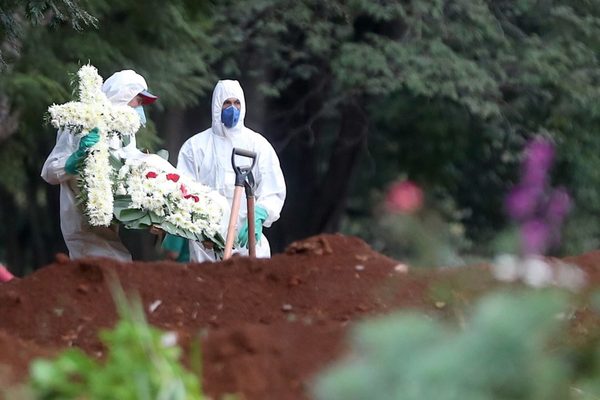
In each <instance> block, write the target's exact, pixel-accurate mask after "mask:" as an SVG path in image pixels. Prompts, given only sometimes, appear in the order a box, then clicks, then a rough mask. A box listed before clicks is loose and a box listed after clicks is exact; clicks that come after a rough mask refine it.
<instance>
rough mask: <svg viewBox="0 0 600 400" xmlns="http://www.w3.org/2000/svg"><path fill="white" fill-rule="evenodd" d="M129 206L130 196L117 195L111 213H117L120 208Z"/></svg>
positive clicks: (123, 208) (124, 208)
mask: <svg viewBox="0 0 600 400" xmlns="http://www.w3.org/2000/svg"><path fill="white" fill-rule="evenodd" d="M130 208H132V207H131V196H128V195H117V196H115V199H114V202H113V213H114V214H115V215H118V213H119V212H121V211H122V210H126V209H130Z"/></svg>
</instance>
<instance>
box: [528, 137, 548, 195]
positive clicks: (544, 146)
mask: <svg viewBox="0 0 600 400" xmlns="http://www.w3.org/2000/svg"><path fill="white" fill-rule="evenodd" d="M553 161H554V145H553V144H552V143H551V142H550V141H548V140H547V139H544V138H541V137H540V138H535V139H533V140H532V141H531V142H529V144H528V145H527V147H526V148H525V161H524V162H523V177H522V182H523V183H524V184H526V185H528V186H535V187H541V186H543V185H544V184H545V182H546V177H547V175H548V171H549V170H550V167H551V166H552V162H553Z"/></svg>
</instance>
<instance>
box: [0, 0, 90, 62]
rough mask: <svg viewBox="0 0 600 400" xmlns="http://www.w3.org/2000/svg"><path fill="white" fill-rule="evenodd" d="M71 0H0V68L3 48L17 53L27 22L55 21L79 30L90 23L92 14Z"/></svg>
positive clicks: (54, 22)
mask: <svg viewBox="0 0 600 400" xmlns="http://www.w3.org/2000/svg"><path fill="white" fill-rule="evenodd" d="M80 3H81V2H79V1H77V0H75V1H72V0H56V1H54V0H26V1H16V0H0V70H2V69H3V68H5V67H6V61H5V60H4V57H3V52H7V53H8V54H9V57H11V58H14V57H18V55H19V51H20V48H21V45H22V43H21V39H22V36H23V31H24V29H25V26H27V25H28V24H30V23H31V24H38V25H55V24H57V23H65V22H67V23H70V24H71V26H72V27H73V28H74V29H76V30H80V29H82V28H83V27H84V26H87V25H94V24H95V23H96V18H94V16H92V15H90V14H89V13H88V12H87V11H86V10H85V5H83V6H82V5H81V4H80Z"/></svg>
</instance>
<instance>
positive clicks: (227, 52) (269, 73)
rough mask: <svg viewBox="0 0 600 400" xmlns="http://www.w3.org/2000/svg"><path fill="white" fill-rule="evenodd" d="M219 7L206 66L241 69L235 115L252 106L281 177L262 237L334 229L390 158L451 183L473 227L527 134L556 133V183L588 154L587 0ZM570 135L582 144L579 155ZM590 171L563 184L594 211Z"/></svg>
mask: <svg viewBox="0 0 600 400" xmlns="http://www.w3.org/2000/svg"><path fill="white" fill-rule="evenodd" d="M217 7H219V6H217ZM222 7H223V8H222V9H221V10H220V11H217V12H216V13H215V15H216V20H217V22H216V23H215V25H214V26H215V30H216V32H217V35H216V41H217V43H218V44H217V45H216V46H217V47H218V48H220V49H222V50H223V59H222V60H221V61H220V64H219V67H218V70H220V71H222V72H224V73H225V74H231V75H234V76H240V77H242V78H243V79H244V80H245V81H252V82H254V89H253V92H252V94H251V95H250V99H252V100H254V104H250V105H249V115H252V113H253V112H258V113H259V115H260V117H259V118H258V120H261V121H263V123H262V124H261V125H262V126H259V128H260V129H262V131H264V132H265V133H266V135H267V136H268V137H269V138H270V139H271V140H272V141H273V142H274V144H275V146H276V148H277V149H278V151H279V152H280V154H281V158H282V163H283V166H284V171H285V172H286V175H287V176H288V182H289V183H290V185H289V199H288V201H287V204H286V208H285V209H284V210H285V211H284V215H283V216H282V220H281V222H279V223H278V224H276V225H275V226H274V228H273V230H275V231H276V232H277V233H278V235H275V236H279V240H280V242H279V243H277V242H276V245H277V244H281V243H282V242H283V243H285V242H289V241H290V240H292V239H297V238H299V237H303V236H306V235H310V234H314V233H317V232H321V231H336V230H338V229H339V226H340V221H341V219H342V217H343V216H344V215H345V214H347V213H348V212H350V213H354V214H355V215H363V216H365V217H366V218H365V220H364V221H365V224H368V223H369V219H368V218H369V217H370V209H371V204H369V202H367V201H365V199H368V198H369V191H370V189H379V190H381V188H382V186H383V185H384V184H385V182H389V181H390V180H392V179H394V178H395V177H397V176H398V174H399V173H405V174H408V175H409V177H411V178H413V177H414V178H415V179H417V180H419V181H420V182H422V183H423V184H425V185H426V187H428V188H429V189H430V190H429V191H430V192H432V193H435V194H436V195H439V196H441V197H447V198H452V199H453V200H454V202H455V203H456V207H457V209H458V210H459V211H460V212H459V213H458V215H459V216H458V217H457V218H459V219H461V220H463V221H464V222H465V223H467V224H468V227H469V228H471V230H470V231H471V233H472V234H474V235H482V234H483V235H487V236H491V232H492V231H493V230H494V229H496V228H497V227H498V226H500V225H502V223H503V215H502V207H500V202H501V201H502V197H503V196H502V195H503V193H504V192H505V191H506V189H507V187H508V186H509V185H510V184H511V181H512V180H513V179H514V176H516V170H515V169H516V165H517V161H518V151H519V149H520V146H521V145H522V144H523V143H524V140H525V139H526V138H527V137H529V136H530V135H532V134H534V133H539V132H545V133H546V134H547V135H549V136H551V137H553V138H554V139H555V140H557V141H559V142H569V145H566V146H564V153H563V154H562V157H563V158H564V161H565V169H564V170H562V171H561V172H560V175H561V179H563V180H564V181H565V182H567V181H572V182H577V180H574V177H575V176H576V175H579V174H580V173H581V172H583V171H582V170H584V169H587V171H590V167H589V166H590V164H589V163H590V162H594V161H595V158H596V157H597V155H593V154H591V153H594V154H597V152H594V150H592V149H594V148H596V146H598V143H599V142H598V139H596V138H594V137H593V135H592V134H591V132H594V131H595V128H597V126H598V124H597V122H598V119H597V116H598V104H600V103H599V102H598V99H599V92H598V78H599V74H600V69H599V64H598V48H599V46H598V37H599V36H598V34H599V33H600V24H599V23H598V21H599V18H600V4H598V2H590V1H585V0H564V1H553V2H547V1H542V2H540V1H520V2H517V3H515V2H514V1H508V0H507V1H497V0H493V1H492V0H476V1H447V0H435V1H430V0H427V1H425V0H412V1H408V2H397V1H391V0H389V1H380V2H376V3H374V2H371V1H367V0H352V1H331V2H326V3H325V2H321V1H317V0H305V1H302V2H296V1H291V0H261V1H239V2H238V3H237V4H236V7H229V6H227V7H226V9H225V5H222ZM254 110H257V111H254ZM581 115H584V116H585V118H581ZM575 121H577V123H576V124H575ZM250 122H252V121H250ZM580 140H587V141H588V142H593V143H594V144H593V147H591V148H590V150H589V153H590V154H589V157H586V158H585V159H582V157H581V156H582V153H581V152H580V150H579V149H580V145H581V143H580ZM361 160H362V163H361ZM358 171H359V172H360V173H357V172H358ZM586 174H587V175H588V176H589V175H591V174H590V172H587V173H586ZM596 175H597V174H596ZM589 178H590V179H591V181H587V183H585V184H583V183H578V187H577V188H574V191H575V193H576V200H578V201H580V199H581V200H584V195H587V196H588V198H589V199H590V200H594V201H589V202H588V201H586V200H584V201H585V202H586V204H587V208H588V209H593V210H594V213H595V212H597V211H596V210H597V207H598V206H597V205H598V204H600V202H599V201H598V200H600V193H599V192H598V189H596V188H600V186H599V185H597V184H596V183H600V182H598V179H600V176H589ZM590 186H591V189H590ZM584 187H585V188H586V189H584ZM581 191H583V193H581ZM348 200H350V203H348ZM349 204H350V205H353V204H357V205H359V209H353V208H352V209H349V208H348V207H349ZM590 211H591V210H586V212H590ZM363 227H364V225H363ZM591 234H593V235H594V237H595V238H598V237H599V234H598V231H597V229H595V230H594V232H591Z"/></svg>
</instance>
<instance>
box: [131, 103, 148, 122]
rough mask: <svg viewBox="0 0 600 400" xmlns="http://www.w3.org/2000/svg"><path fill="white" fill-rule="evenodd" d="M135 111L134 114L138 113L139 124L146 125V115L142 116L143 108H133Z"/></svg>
mask: <svg viewBox="0 0 600 400" xmlns="http://www.w3.org/2000/svg"><path fill="white" fill-rule="evenodd" d="M133 109H134V110H135V112H136V113H138V116H139V117H140V122H141V123H142V125H144V126H145V125H146V114H144V107H142V106H137V107H134V108H133Z"/></svg>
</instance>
